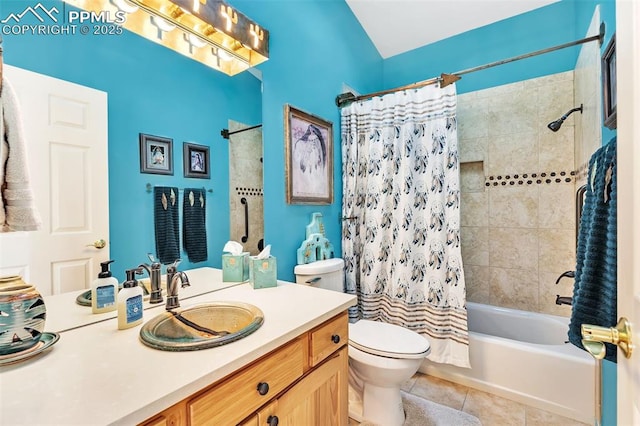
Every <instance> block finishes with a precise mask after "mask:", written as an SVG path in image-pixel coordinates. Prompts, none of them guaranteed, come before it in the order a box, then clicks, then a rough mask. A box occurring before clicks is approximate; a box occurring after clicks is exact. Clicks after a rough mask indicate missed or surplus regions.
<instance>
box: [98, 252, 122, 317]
mask: <svg viewBox="0 0 640 426" xmlns="http://www.w3.org/2000/svg"><path fill="white" fill-rule="evenodd" d="M111 263H113V260H109V261H106V262H102V263H100V267H101V268H102V271H101V272H100V273H99V274H98V278H96V279H95V280H94V281H93V283H92V284H91V311H92V312H93V313H94V314H101V313H103V312H111V311H115V310H116V299H117V296H118V280H117V279H115V277H112V276H111V271H110V270H109V265H110V264H111Z"/></svg>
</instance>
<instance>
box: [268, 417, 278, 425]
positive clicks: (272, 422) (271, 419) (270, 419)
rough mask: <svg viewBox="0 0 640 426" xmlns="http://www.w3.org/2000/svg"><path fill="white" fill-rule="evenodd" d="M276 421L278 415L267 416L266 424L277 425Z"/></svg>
mask: <svg viewBox="0 0 640 426" xmlns="http://www.w3.org/2000/svg"><path fill="white" fill-rule="evenodd" d="M278 422H279V420H278V416H269V417H268V418H267V424H268V425H269V426H278Z"/></svg>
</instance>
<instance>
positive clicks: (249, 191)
mask: <svg viewBox="0 0 640 426" xmlns="http://www.w3.org/2000/svg"><path fill="white" fill-rule="evenodd" d="M247 127H249V126H247V125H244V124H241V123H238V122H235V121H233V120H229V131H231V132H234V131H237V130H240V129H244V128H247ZM262 170H263V168H262V129H260V128H258V129H252V130H247V131H245V132H240V133H236V134H234V135H231V136H230V139H229V208H230V215H229V217H230V221H231V223H230V233H231V235H230V239H231V240H233V241H237V242H239V243H241V244H242V245H243V247H244V250H245V251H248V252H249V253H250V254H252V255H256V254H258V253H260V249H259V247H260V246H261V245H262V242H263V239H264V197H263V178H262ZM242 199H245V201H246V203H247V204H246V213H248V221H249V223H248V228H249V229H248V231H249V234H248V236H247V229H246V228H245V217H246V214H245V204H242ZM243 237H246V241H242V239H243Z"/></svg>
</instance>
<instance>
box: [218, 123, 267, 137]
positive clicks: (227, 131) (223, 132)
mask: <svg viewBox="0 0 640 426" xmlns="http://www.w3.org/2000/svg"><path fill="white" fill-rule="evenodd" d="M258 127H262V124H256V125H255V126H251V127H245V128H244V129H240V130H235V131H233V132H230V131H229V129H222V130H221V131H220V134H221V135H222V137H223V138H225V139H229V136H231V135H235V134H236V133H242V132H246V131H247V130H253V129H257V128H258Z"/></svg>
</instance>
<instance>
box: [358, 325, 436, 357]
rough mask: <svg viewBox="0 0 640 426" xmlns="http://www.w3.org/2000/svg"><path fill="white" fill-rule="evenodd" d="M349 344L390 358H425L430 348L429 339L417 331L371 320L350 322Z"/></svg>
mask: <svg viewBox="0 0 640 426" xmlns="http://www.w3.org/2000/svg"><path fill="white" fill-rule="evenodd" d="M349 344H350V345H352V346H353V347H355V348H357V349H360V350H361V351H364V352H367V353H370V354H373V355H379V356H385V357H388V358H424V357H425V356H427V354H428V353H429V349H430V345H429V341H428V340H427V339H426V338H424V337H423V336H421V335H420V334H418V333H416V332H415V331H411V330H409V329H407V328H404V327H400V326H398V325H393V324H387V323H383V322H379V321H370V320H360V321H358V322H356V323H355V324H349Z"/></svg>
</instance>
